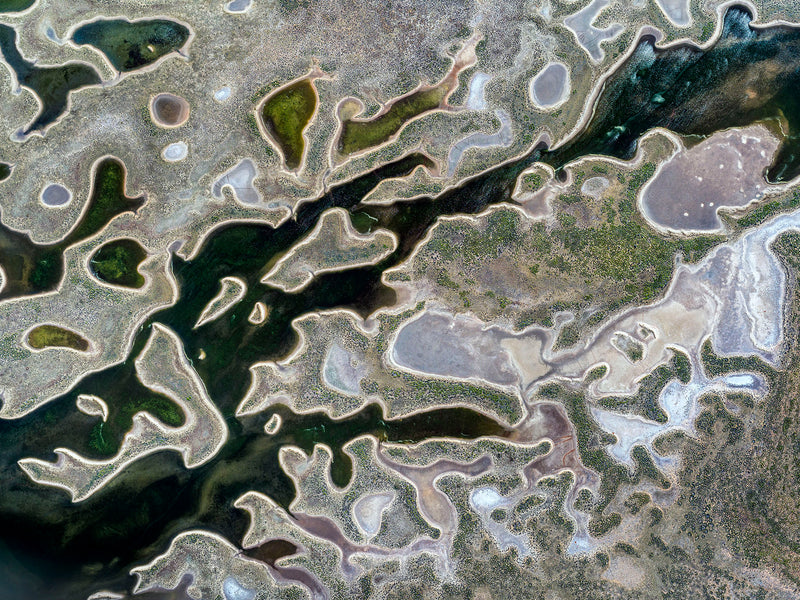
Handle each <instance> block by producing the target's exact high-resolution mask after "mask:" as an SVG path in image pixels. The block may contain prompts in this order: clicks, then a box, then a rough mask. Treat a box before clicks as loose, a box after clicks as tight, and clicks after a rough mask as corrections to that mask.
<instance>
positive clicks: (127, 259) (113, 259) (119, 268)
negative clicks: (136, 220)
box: [89, 239, 147, 288]
mask: <svg viewBox="0 0 800 600" xmlns="http://www.w3.org/2000/svg"><path fill="white" fill-rule="evenodd" d="M145 258H147V251H146V250H145V249H144V248H142V246H141V244H139V242H137V241H136V240H131V239H122V240H113V241H111V242H108V243H106V244H103V245H102V246H101V247H100V248H99V249H98V250H97V251H96V252H95V253H94V255H92V258H91V259H90V261H89V267H90V268H91V270H92V274H93V275H95V276H96V277H97V278H98V279H100V281H105V282H106V283H111V284H113V285H121V286H124V287H130V288H140V287H142V286H143V285H144V277H142V274H141V273H139V270H138V267H139V265H140V264H141V262H142V261H143V260H144V259H145Z"/></svg>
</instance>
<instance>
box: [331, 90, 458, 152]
mask: <svg viewBox="0 0 800 600" xmlns="http://www.w3.org/2000/svg"><path fill="white" fill-rule="evenodd" d="M449 92H450V87H449V86H448V85H447V84H440V85H438V86H436V87H434V88H430V89H423V90H419V91H416V92H413V93H411V94H409V95H408V96H404V97H402V98H400V99H398V100H396V101H394V102H393V103H392V104H391V105H390V106H389V109H388V110H387V111H386V112H385V113H383V114H381V115H379V116H377V117H374V118H372V119H370V120H368V121H356V120H353V119H348V120H346V121H344V122H343V123H342V132H341V134H340V135H339V141H338V143H337V149H338V150H339V152H340V153H341V154H344V155H348V154H354V153H356V152H361V151H362V150H366V149H367V148H372V147H373V146H379V145H380V144H383V143H384V142H386V141H388V140H389V138H391V137H392V136H393V135H395V134H396V133H397V132H399V131H400V130H401V129H402V128H403V126H404V125H405V124H406V123H407V122H408V121H409V120H411V119H413V118H415V117H418V116H420V115H422V114H424V113H426V112H429V111H431V110H434V109H436V108H439V106H440V105H441V103H442V102H443V101H444V99H445V98H446V97H447V94H448V93H449Z"/></svg>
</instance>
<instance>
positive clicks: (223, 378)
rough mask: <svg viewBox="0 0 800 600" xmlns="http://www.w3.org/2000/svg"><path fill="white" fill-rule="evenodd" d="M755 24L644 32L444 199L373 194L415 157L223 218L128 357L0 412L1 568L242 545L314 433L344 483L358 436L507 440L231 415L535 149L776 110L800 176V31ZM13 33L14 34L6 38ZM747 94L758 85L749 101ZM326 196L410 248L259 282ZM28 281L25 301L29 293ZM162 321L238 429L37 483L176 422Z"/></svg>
mask: <svg viewBox="0 0 800 600" xmlns="http://www.w3.org/2000/svg"><path fill="white" fill-rule="evenodd" d="M750 18H751V17H750V15H749V13H747V12H746V11H744V10H742V9H738V8H732V9H729V10H728V12H727V14H726V17H725V26H724V30H723V37H722V39H721V40H720V41H719V42H718V43H717V44H716V45H715V46H714V47H713V48H711V49H709V50H705V51H703V50H700V49H697V48H696V47H693V46H688V45H684V46H676V47H671V48H668V49H664V50H659V49H655V48H654V45H653V40H652V39H650V38H644V39H643V40H641V41H640V43H639V46H638V47H637V49H636V50H635V51H634V53H633V54H632V56H631V57H630V59H629V60H628V61H626V62H625V63H624V64H623V65H622V66H621V67H620V69H619V70H618V71H617V72H616V73H615V74H613V75H612V76H611V77H610V79H609V80H608V81H607V82H606V83H605V86H604V88H603V90H602V92H601V94H600V95H599V97H598V100H597V102H596V106H595V110H594V112H593V116H592V119H591V120H590V121H589V122H588V124H587V125H586V126H585V127H584V128H583V130H582V131H581V132H580V133H579V134H578V135H577V136H576V137H575V138H574V139H573V140H572V141H569V142H568V143H567V144H565V145H563V146H561V147H560V148H557V149H555V150H553V151H548V150H547V149H546V148H545V147H544V146H541V145H540V146H537V147H536V148H534V149H532V150H531V151H530V152H529V153H528V154H526V155H525V156H523V157H522V158H520V159H518V160H516V161H513V162H510V163H508V164H505V165H502V166H500V167H496V168H494V169H491V170H489V171H486V172H485V173H483V174H481V175H480V176H478V177H475V178H473V179H471V180H468V181H466V182H465V183H463V184H461V185H460V186H459V187H457V188H454V189H451V190H449V191H447V192H445V193H444V194H442V195H441V196H439V197H438V198H435V199H433V198H422V199H418V200H413V201H408V202H401V203H397V204H395V205H391V206H367V205H362V204H360V201H361V199H362V198H363V197H364V196H365V195H366V194H367V193H368V192H369V191H370V190H371V189H373V188H374V187H375V186H376V185H377V184H378V183H379V182H380V181H382V180H383V179H386V178H390V177H398V176H402V175H404V174H408V173H410V172H412V171H413V169H414V168H416V167H417V166H419V165H430V162H429V159H427V158H426V157H424V156H422V155H419V154H412V155H409V156H407V157H405V158H403V159H401V160H399V161H396V162H394V163H391V164H388V165H385V166H382V167H380V168H378V169H376V170H374V171H372V172H370V173H367V174H365V175H362V176H360V177H358V178H356V179H354V180H352V181H349V182H347V183H344V184H341V185H339V186H337V187H335V188H333V189H331V190H330V191H328V192H327V193H326V194H325V195H324V196H322V197H321V198H320V199H318V200H317V201H315V202H309V203H304V204H302V205H301V207H300V208H299V210H298V211H297V213H296V215H295V216H294V217H293V218H292V219H290V220H288V221H286V222H285V223H283V224H281V225H280V226H278V227H277V228H272V227H271V226H270V225H267V224H257V223H231V224H226V225H223V226H220V227H219V228H217V229H216V230H214V231H213V232H212V233H211V234H210V235H209V236H208V238H207V239H206V240H205V242H204V243H203V246H202V248H201V249H200V251H199V252H198V253H197V255H196V256H195V257H194V258H193V259H191V260H182V259H180V258H179V257H177V256H173V257H172V267H173V271H174V274H175V277H176V279H177V281H178V285H179V290H180V296H179V299H178V301H177V302H176V303H175V304H174V305H173V306H171V307H168V308H166V309H164V310H162V311H159V312H158V313H156V314H155V315H153V316H152V317H151V318H150V319H148V321H147V322H146V323H144V324H143V326H142V327H141V328H140V330H139V331H138V333H137V336H136V339H135V342H134V344H133V348H132V351H131V353H130V355H129V356H128V357H127V359H126V360H125V361H124V362H123V363H121V364H119V365H115V366H112V367H110V368H108V369H105V370H104V371H101V372H98V373H94V374H91V375H88V376H87V377H85V378H84V379H83V380H82V381H81V382H80V383H79V384H78V385H77V386H76V387H75V388H74V389H73V390H72V391H70V392H69V393H67V394H65V395H64V396H62V397H60V398H58V399H56V400H54V401H53V402H51V403H50V404H48V405H47V406H45V407H43V408H41V409H40V410H38V411H36V412H34V413H32V414H30V415H28V416H26V417H24V418H22V419H19V420H16V421H0V439H2V440H3V444H2V446H3V451H2V453H0V469H1V470H2V476H0V486H1V487H0V531H2V532H3V533H2V536H1V537H0V579H3V580H5V581H7V582H10V583H9V586H10V589H12V590H13V589H18V590H25V593H33V592H28V590H34V591H36V590H43V589H45V588H44V587H42V586H44V585H45V584H46V589H47V590H48V591H49V592H50V594H51V596H52V597H59V598H61V597H63V598H71V597H76V598H85V597H86V596H88V594H89V593H91V592H92V591H94V590H96V589H99V588H102V587H109V588H116V589H119V588H121V587H126V585H127V583H130V582H126V580H125V577H126V575H125V573H127V572H128V571H129V569H130V566H131V565H133V564H136V563H138V562H142V561H143V560H145V559H148V558H150V557H151V556H152V555H153V554H154V553H156V552H159V551H162V550H163V549H164V548H165V547H166V545H167V543H168V540H169V539H170V538H171V537H173V536H174V535H175V534H177V533H178V532H180V531H183V530H186V529H187V528H191V527H197V526H202V527H204V528H206V529H208V530H211V531H215V532H218V533H220V534H222V535H224V536H225V537H226V538H228V539H230V540H233V541H237V540H240V539H241V537H242V535H243V533H244V529H245V526H246V522H247V520H246V516H245V515H244V514H243V513H241V512H239V511H236V510H235V509H233V508H232V503H233V501H234V500H235V499H236V498H237V497H238V496H239V495H241V494H242V493H244V492H246V491H248V490H257V491H260V492H263V493H265V494H268V495H270V496H271V497H272V498H274V499H275V500H276V501H277V502H279V503H280V504H282V505H283V506H288V504H289V502H290V501H291V499H292V497H293V494H294V490H293V487H292V485H291V481H290V480H289V479H288V477H287V476H286V475H285V474H284V473H283V472H282V471H281V469H280V467H279V464H278V460H277V454H278V451H279V449H280V448H281V447H282V446H284V445H287V444H294V445H298V446H300V447H301V448H303V449H305V450H306V451H310V450H311V448H313V445H314V443H317V442H320V443H325V444H327V445H329V446H330V447H331V448H332V450H333V453H334V460H333V473H332V476H333V480H334V482H335V483H337V484H339V485H344V484H346V483H347V481H348V480H349V477H350V473H351V465H350V464H349V459H348V458H347V456H346V455H345V454H344V453H343V452H342V450H341V448H342V446H343V445H344V444H346V443H347V442H348V441H350V440H351V439H353V438H354V437H357V436H358V435H361V434H363V433H373V434H375V435H377V436H378V437H380V438H383V439H389V440H396V441H420V440H423V439H427V438H428V437H433V436H450V437H464V438H474V437H478V436H481V435H504V434H506V433H507V432H506V430H505V429H504V427H503V426H502V425H500V424H499V423H496V422H495V421H493V420H492V419H490V418H489V417H486V416H484V415H481V414H479V413H477V412H474V411H469V410H467V409H441V410H434V411H430V412H428V413H423V414H421V415H417V416H414V417H409V418H406V419H402V420H398V421H386V420H384V415H383V414H382V413H381V410H380V409H379V408H378V407H377V406H376V405H368V406H367V407H366V408H364V409H363V410H362V411H360V412H359V413H357V414H355V415H353V416H352V417H348V418H346V419H343V420H339V421H334V420H331V419H330V418H328V417H327V416H325V415H324V414H323V413H314V414H309V415H302V416H300V415H295V414H293V413H291V411H289V410H288V409H286V408H284V407H273V409H271V411H270V412H269V413H264V414H262V415H257V416H255V417H245V418H242V419H236V418H234V410H235V408H236V405H237V403H238V402H239V401H240V400H241V399H242V397H243V395H244V393H245V391H246V389H247V386H248V385H249V383H250V374H249V372H248V369H249V367H250V366H251V365H253V364H254V363H256V362H259V361H265V360H278V359H281V358H283V357H285V356H286V355H287V354H288V353H289V352H290V351H291V349H292V348H293V347H294V345H295V344H296V342H297V340H296V336H295V334H294V332H293V330H292V328H291V321H292V320H293V319H295V318H296V317H298V316H301V315H303V314H306V313H309V312H312V311H318V310H323V309H330V308H336V307H342V308H351V309H353V310H355V311H356V312H358V313H359V314H361V315H363V316H366V315H368V314H371V313H372V312H374V311H375V310H377V309H378V308H380V307H384V306H391V305H392V304H394V302H395V296H394V292H393V291H392V290H391V289H390V288H388V287H386V286H385V285H383V283H382V281H381V276H382V274H383V272H384V271H385V270H386V269H388V268H391V267H393V266H395V265H398V264H399V263H401V262H402V261H404V260H406V259H407V258H408V257H409V255H410V254H411V252H412V251H413V250H414V248H415V247H416V246H417V244H418V243H419V241H420V240H421V239H422V238H423V236H424V235H425V234H426V232H427V231H428V230H429V228H430V227H431V226H432V225H433V224H434V223H435V222H436V220H437V219H438V218H439V217H440V216H442V215H451V214H475V213H478V212H480V211H482V210H483V209H485V208H486V207H487V206H489V205H491V204H496V203H499V202H510V197H511V192H512V190H513V188H514V185H515V182H516V179H517V177H518V176H519V174H520V173H521V172H522V171H523V170H524V169H525V168H527V167H528V166H530V165H531V164H533V163H534V162H536V161H540V160H541V161H544V162H547V163H549V164H551V165H553V166H555V167H558V168H560V167H562V166H563V165H564V164H566V163H567V162H569V161H572V160H574V159H575V158H577V157H580V156H584V155H587V154H608V155H612V156H618V157H630V156H631V155H632V153H633V152H634V151H635V147H636V142H637V140H638V138H639V137H640V136H641V135H642V134H643V133H644V132H645V131H647V130H648V129H651V128H652V127H655V126H665V127H669V128H671V129H674V130H676V131H678V132H679V133H682V134H687V135H697V136H705V135H708V134H710V133H712V132H714V131H716V130H719V129H722V128H726V127H731V126H740V125H746V124H749V123H752V122H754V121H764V120H769V119H773V120H780V121H781V122H782V124H783V126H784V127H783V129H784V131H785V132H786V133H787V134H786V136H785V138H784V139H783V146H782V149H781V151H780V153H779V156H778V158H777V161H776V163H775V164H774V165H773V166H772V168H771V169H770V171H769V177H770V178H771V179H772V180H775V181H779V180H787V179H789V178H791V177H793V176H794V175H796V174H798V173H800V152H798V150H800V148H798V146H797V144H798V138H797V135H798V127H800V104H798V102H797V93H796V90H797V89H798V86H800V63H799V62H798V61H797V58H796V57H797V56H800V48H798V45H800V31H799V30H797V29H795V28H791V27H787V26H775V27H770V28H765V29H760V30H755V29H753V28H751V27H750V26H749V21H750ZM7 37H9V38H10V37H11V36H10V34H8V35H7ZM9 43H10V42H9V40H6V46H8V44H9ZM743 89H744V90H745V91H746V92H747V100H746V101H744V102H743V101H742V90H743ZM129 167H130V168H137V165H129ZM331 207H341V208H344V209H347V210H349V211H350V213H351V215H352V216H353V220H354V223H356V224H357V225H361V224H362V223H364V224H366V223H371V224H372V226H373V227H376V228H378V227H380V228H384V229H388V230H390V231H392V232H394V233H395V234H396V235H397V237H398V240H399V244H398V247H397V249H396V250H395V251H394V252H393V253H392V254H391V255H389V256H388V257H387V258H385V259H384V260H382V261H381V262H380V263H378V264H377V265H374V266H369V267H361V268H356V269H352V270H349V271H345V272H338V273H328V274H323V275H320V276H319V277H317V278H315V280H314V281H313V282H312V283H311V284H310V285H309V286H308V287H307V288H306V289H305V290H303V292H302V293H298V294H287V293H284V292H282V291H281V290H278V289H274V288H271V287H269V286H266V285H264V284H261V283H260V279H261V277H262V276H263V275H264V273H265V272H266V271H267V270H268V268H269V266H270V265H272V264H274V263H275V261H276V260H277V259H278V258H279V257H280V256H281V255H282V254H283V253H285V252H286V251H287V250H288V249H289V248H290V247H291V246H292V245H293V244H294V243H296V242H297V241H298V240H299V239H300V238H301V237H302V236H304V235H305V234H307V233H308V232H309V231H310V230H311V229H312V228H313V227H314V225H315V223H316V222H317V220H318V218H319V216H320V215H321V214H322V213H323V212H324V211H325V210H327V209H329V208H331ZM80 228H81V226H80V225H79V226H78V229H80ZM2 229H3V231H5V233H6V235H5V236H0V238H2V239H4V240H9V241H8V243H7V244H6V245H7V246H8V247H6V248H3V250H4V251H5V252H6V253H7V254H13V252H14V248H13V247H11V246H13V244H14V242H15V240H19V239H20V238H19V237H15V235H16V236H19V234H14V235H11V233H12V232H10V230H8V229H7V228H5V227H3V228H2ZM362 229H366V225H365V227H362ZM9 244H10V246H9ZM19 244H20V247H22V246H25V248H27V251H28V252H29V253H31V252H33V250H31V249H30V247H32V246H35V245H32V244H31V243H30V242H29V241H28V240H27V239H25V240H23V241H19ZM34 249H35V248H34ZM60 251H61V249H60V248H59V252H60ZM59 259H60V256H59ZM223 277H238V278H240V279H241V280H242V281H244V282H245V283H246V290H247V291H246V293H245V297H244V298H243V299H242V301H240V302H239V303H238V304H237V305H236V306H235V307H234V308H232V309H231V310H230V311H229V312H228V313H227V314H226V316H225V318H220V319H217V320H215V321H212V322H209V323H207V324H205V325H203V326H201V327H199V328H197V329H193V326H194V324H195V323H196V322H197V319H198V316H199V315H200V313H201V312H202V310H203V308H204V307H205V306H206V305H207V304H208V302H209V301H210V300H211V299H212V298H213V297H214V296H215V295H216V294H217V293H218V290H219V282H220V280H221V279H222V278H223ZM18 291H19V292H20V293H19V295H24V294H25V293H30V290H18ZM256 302H263V303H264V304H265V305H266V306H268V307H269V312H268V315H267V319H266V321H265V322H263V323H260V324H257V325H256V324H253V323H251V322H250V321H249V320H248V313H249V312H250V311H251V309H252V307H253V305H254V304H255V303H256ZM154 323H162V324H164V325H166V326H168V327H169V328H171V329H172V330H174V331H175V332H176V333H177V334H178V335H179V336H180V338H181V339H182V340H183V344H184V347H185V351H186V354H187V355H188V356H190V357H196V356H198V355H199V353H200V352H201V350H202V351H203V352H204V353H205V355H206V358H205V360H202V361H195V362H194V365H193V366H194V368H195V369H196V370H197V372H198V374H199V375H200V377H201V378H202V380H203V382H204V383H205V386H206V388H207V390H208V392H209V394H210V396H211V398H212V399H213V401H214V402H215V403H216V405H217V406H218V407H219V409H220V410H221V411H222V413H223V415H224V416H225V418H226V422H227V426H228V429H229V431H230V437H229V440H228V441H227V443H226V444H225V446H224V447H223V448H222V450H221V451H220V452H219V453H218V454H217V456H215V457H214V459H213V460H211V461H210V462H208V463H207V464H204V465H203V466H201V467H198V468H196V469H193V470H187V469H185V468H184V467H183V465H182V464H181V462H180V460H179V457H178V455H177V454H176V453H174V452H161V453H158V454H155V455H151V456H148V457H146V458H143V459H141V460H139V461H137V462H136V463H134V464H132V465H130V466H129V467H127V468H126V469H125V471H124V472H123V473H122V474H121V475H120V476H119V477H118V479H117V480H116V481H115V483H114V485H112V486H109V487H108V488H105V489H103V490H101V491H99V492H98V493H97V494H95V495H94V496H92V497H91V498H89V499H88V500H86V501H85V502H82V503H79V504H71V503H70V501H69V498H68V496H67V495H66V494H65V493H63V492H62V491H56V490H54V489H52V488H49V487H42V486H39V485H37V484H34V483H33V482H31V481H30V480H29V479H28V478H27V477H26V476H25V475H24V474H23V473H22V472H21V471H20V470H19V468H18V467H17V464H16V461H17V460H18V459H20V458H22V457H28V456H34V457H37V456H38V457H40V458H45V459H49V458H50V457H49V455H48V452H49V449H52V448H54V447H56V446H63V447H67V448H70V449H74V450H75V451H77V452H81V453H83V454H85V455H88V456H94V457H98V456H110V455H113V454H114V453H115V452H116V451H117V450H118V448H119V444H120V442H121V439H122V436H123V435H124V433H125V431H126V430H127V429H128V428H129V427H130V422H131V417H132V415H133V413H134V412H136V411H138V410H148V411H151V412H152V413H153V414H154V415H156V416H159V418H161V419H162V420H164V421H165V422H170V423H171V422H172V420H176V419H177V421H180V419H181V417H180V415H175V409H176V408H177V407H175V405H174V403H172V402H171V401H170V400H169V399H168V398H166V397H165V396H162V395H160V394H157V393H155V392H153V391H152V390H149V389H147V388H145V387H144V386H143V385H142V384H141V383H139V382H138V380H137V378H136V374H135V369H134V360H135V359H136V357H137V356H138V355H139V353H140V352H141V351H142V348H143V347H144V345H145V343H146V341H147V339H148V337H149V335H150V330H151V325H152V324H154ZM79 394H93V395H96V396H100V397H102V398H103V399H104V400H105V401H106V402H107V403H108V407H109V419H108V422H107V424H105V425H101V426H100V428H99V431H98V424H97V420H96V419H92V418H89V417H87V415H84V414H83V413H80V412H79V411H77V410H76V409H75V400H76V398H77V396H78V395H79ZM274 413H277V414H279V415H280V416H281V418H282V420H283V426H282V428H281V429H280V431H279V432H278V433H277V434H276V435H273V436H266V435H264V433H263V431H264V429H263V426H264V424H265V422H266V420H267V418H268V417H269V416H271V415H272V414H274ZM104 427H105V429H104ZM76 574H80V575H76ZM20 593H21V592H20ZM33 594H34V596H35V595H36V594H35V593H33ZM18 597H20V598H22V597H26V596H25V595H19V596H18Z"/></svg>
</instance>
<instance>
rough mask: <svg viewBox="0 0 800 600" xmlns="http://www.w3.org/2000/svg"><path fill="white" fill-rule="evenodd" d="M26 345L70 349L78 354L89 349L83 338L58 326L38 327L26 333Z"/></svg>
mask: <svg viewBox="0 0 800 600" xmlns="http://www.w3.org/2000/svg"><path fill="white" fill-rule="evenodd" d="M28 344H29V345H30V346H31V348H36V349H37V350H43V349H45V348H71V349H73V350H77V351H79V352H86V351H87V350H88V349H89V341H88V340H87V339H86V338H84V337H83V336H81V335H79V334H77V333H75V332H74V331H70V330H69V329H65V328H63V327H59V326H58V325H39V326H37V327H34V328H33V329H31V330H30V331H29V332H28Z"/></svg>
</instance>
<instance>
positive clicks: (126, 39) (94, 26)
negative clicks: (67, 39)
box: [72, 19, 190, 71]
mask: <svg viewBox="0 0 800 600" xmlns="http://www.w3.org/2000/svg"><path fill="white" fill-rule="evenodd" d="M189 33H190V32H189V29H188V28H187V27H184V26H183V25H181V24H180V23H176V22H175V21H170V20H168V19H143V20H141V21H133V22H131V21H128V20H126V19H98V20H97V21H92V22H91V23H86V25H82V26H81V27H78V28H77V29H76V30H75V32H74V33H73V34H72V40H73V41H74V42H75V43H76V44H78V45H79V46H82V45H85V44H88V45H89V46H94V47H95V48H97V49H98V50H100V52H102V53H103V54H105V55H106V57H107V58H108V60H109V62H111V64H112V65H113V66H114V68H115V69H117V70H118V71H135V70H136V69H141V68H143V67H146V66H148V65H151V64H153V63H154V62H156V61H157V60H158V59H159V58H161V57H162V56H164V55H166V54H169V53H170V52H174V51H175V50H179V49H180V48H181V47H182V46H183V45H184V44H185V43H186V41H187V40H188V39H189Z"/></svg>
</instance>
